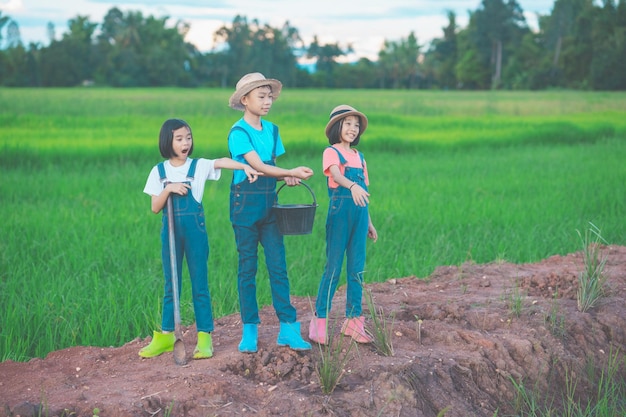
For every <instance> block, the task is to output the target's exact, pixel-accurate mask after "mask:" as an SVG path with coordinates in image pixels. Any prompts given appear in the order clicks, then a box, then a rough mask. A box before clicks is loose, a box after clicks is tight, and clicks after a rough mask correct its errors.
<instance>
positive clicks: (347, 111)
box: [326, 104, 367, 139]
mask: <svg viewBox="0 0 626 417" xmlns="http://www.w3.org/2000/svg"><path fill="white" fill-rule="evenodd" d="M346 116H359V117H360V118H361V128H360V132H359V134H361V135H362V134H363V132H365V129H367V117H365V115H364V114H363V113H361V112H360V111H358V110H356V109H355V108H354V107H350V106H348V105H347V104H342V105H340V106H337V107H335V108H334V109H333V111H331V112H330V120H329V121H328V124H327V125H326V137H327V138H328V139H330V136H328V135H329V133H330V128H331V127H332V126H333V125H334V124H335V123H336V122H338V121H339V120H340V119H343V118H344V117H346Z"/></svg>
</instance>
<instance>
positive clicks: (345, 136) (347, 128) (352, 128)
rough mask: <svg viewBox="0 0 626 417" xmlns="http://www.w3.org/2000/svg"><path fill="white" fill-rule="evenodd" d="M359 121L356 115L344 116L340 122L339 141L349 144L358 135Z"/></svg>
mask: <svg viewBox="0 0 626 417" xmlns="http://www.w3.org/2000/svg"><path fill="white" fill-rule="evenodd" d="M360 130H361V121H360V119H359V117H358V116H346V117H345V118H344V119H343V120H342V123H341V141H342V142H344V143H348V144H351V143H352V142H354V141H355V140H356V138H357V137H358V136H359V132H360Z"/></svg>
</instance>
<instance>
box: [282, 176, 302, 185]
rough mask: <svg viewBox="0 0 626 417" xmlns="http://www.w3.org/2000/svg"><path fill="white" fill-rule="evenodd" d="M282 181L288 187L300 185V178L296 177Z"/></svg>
mask: <svg viewBox="0 0 626 417" xmlns="http://www.w3.org/2000/svg"><path fill="white" fill-rule="evenodd" d="M283 180H285V184H287V185H288V186H290V187H293V186H294V185H298V184H300V178H296V177H285V178H283Z"/></svg>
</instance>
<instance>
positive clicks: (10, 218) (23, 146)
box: [0, 88, 626, 361]
mask: <svg viewBox="0 0 626 417" xmlns="http://www.w3.org/2000/svg"><path fill="white" fill-rule="evenodd" d="M230 94H231V90H230V89H117V90H116V89H82V88H78V89H0V126H1V129H0V147H1V152H0V164H1V166H2V168H3V170H2V171H3V181H1V182H0V217H1V218H2V222H1V223H0V231H1V236H2V239H0V306H1V307H0V361H4V360H7V359H11V360H16V361H26V360H29V359H31V358H34V357H44V356H45V355H46V354H47V353H48V352H50V351H53V350H57V349H61V348H64V347H68V346H75V345H93V346H119V345H122V344H124V343H126V342H128V341H130V340H132V339H134V338H136V337H142V338H143V337H146V336H148V335H150V334H151V332H152V330H154V329H158V327H159V325H160V314H161V297H162V291H163V277H162V270H161V260H160V240H159V230H160V225H161V218H160V214H159V215H154V214H153V213H152V212H151V211H150V197H149V196H147V195H145V194H144V193H143V192H142V190H143V186H144V184H145V181H146V178H147V176H148V173H149V171H150V169H151V168H152V167H153V166H154V165H155V164H156V163H158V162H159V161H160V160H161V157H160V154H159V150H158V133H159V129H160V127H161V124H162V123H163V121H164V120H165V119H167V118H171V117H177V118H183V119H185V120H186V121H188V122H189V123H190V125H191V127H192V129H193V134H194V148H195V150H194V155H193V156H195V157H205V158H219V157H224V156H228V151H227V146H226V137H227V133H228V130H229V128H230V126H231V125H232V124H233V123H234V122H235V121H236V120H237V119H238V118H239V117H241V113H240V112H237V111H234V110H231V109H229V108H228V106H227V103H228V98H229V96H230ZM344 103H345V104H350V105H352V106H354V107H356V108H357V109H359V110H361V111H363V112H364V113H365V114H366V115H367V116H368V118H369V127H368V130H367V132H366V133H365V135H364V136H363V137H362V139H361V143H360V145H359V149H360V150H361V151H362V152H363V153H364V155H365V158H366V160H367V163H368V167H369V172H370V180H371V185H370V192H371V198H370V202H371V206H370V213H371V216H372V220H373V222H374V225H375V226H376V228H377V229H378V234H379V240H378V242H376V243H371V242H370V243H368V253H367V266H366V272H365V280H366V282H379V281H385V280H387V279H390V278H400V277H406V276H416V277H419V278H426V277H428V275H429V274H430V273H432V272H433V270H434V269H435V268H436V267H438V266H442V265H460V264H462V263H464V262H466V261H472V262H477V263H488V262H495V261H502V260H505V261H509V262H515V263H528V262H536V261H539V260H541V259H544V258H546V257H549V256H551V255H555V254H567V253H571V252H575V251H579V250H580V249H581V248H580V239H579V236H578V234H577V231H583V230H585V229H587V228H588V227H589V223H590V222H591V223H593V224H594V225H596V226H597V227H598V228H599V229H600V230H601V233H602V236H603V238H604V239H605V240H606V242H607V243H610V244H617V245H624V244H626V223H625V221H624V219H625V218H626V163H625V162H624V161H626V94H625V93H602V92H570V91H551V92H441V91H437V92H435V91H433V92H429V91H378V90H376V91H367V90H328V91H325V90H289V89H284V90H283V92H282V94H281V96H280V98H279V99H278V100H277V101H276V102H275V104H274V107H273V108H272V111H271V112H270V114H269V115H268V117H267V119H268V120H270V121H273V122H275V123H276V124H278V125H279V127H280V132H281V136H282V138H283V141H284V143H285V147H286V148H287V154H286V155H284V156H282V157H281V158H279V160H278V164H279V165H280V166H282V167H286V168H290V167H293V166H297V165H307V166H310V167H311V168H313V169H314V170H315V172H316V173H315V175H314V176H313V178H311V179H310V180H309V181H308V184H309V185H310V186H311V188H312V189H313V191H314V193H315V197H316V200H317V203H318V204H319V207H318V208H317V211H316V218H315V223H314V228H313V232H312V233H311V234H310V235H300V236H287V237H285V243H286V247H287V262H288V267H289V274H290V280H291V285H292V294H294V295H297V296H311V297H314V296H315V295H316V291H317V286H318V284H319V279H320V277H321V273H322V269H323V266H324V250H325V241H324V223H325V217H326V210H327V208H328V198H327V193H326V182H325V181H326V180H325V177H324V175H323V174H322V172H321V155H322V151H323V150H324V147H325V146H327V145H328V142H327V140H326V138H325V136H324V127H325V125H326V122H327V120H328V114H329V112H330V110H331V109H332V108H333V107H334V106H336V105H338V104H344ZM230 179H231V172H229V171H227V170H224V171H223V172H222V178H221V180H219V181H216V182H213V181H211V182H209V183H208V184H207V187H206V191H205V195H204V199H203V204H204V207H205V212H206V214H207V230H208V233H209V244H210V247H211V254H210V259H209V286H210V289H211V294H212V298H213V310H214V315H215V316H216V317H220V316H223V315H227V314H232V313H236V312H237V311H238V299H237V290H236V277H237V253H236V248H235V242H234V237H233V232H232V228H231V226H230V222H229V217H228V193H229V183H230ZM280 197H281V202H283V203H285V202H299V203H308V202H310V201H311V200H312V197H311V195H310V194H309V193H308V192H307V191H306V189H305V188H304V187H300V188H289V189H284V190H283V191H281V193H280ZM344 281H345V278H344ZM189 287H190V286H189V281H188V278H187V276H186V275H184V276H183V288H182V301H181V308H182V312H181V314H182V318H183V324H185V325H188V324H191V323H193V322H194V317H193V308H192V304H191V296H190V288H189ZM258 290H259V300H260V302H261V304H264V305H265V304H269V303H270V293H269V285H268V280H267V274H266V271H265V269H264V267H263V265H262V264H261V265H260V268H259V275H258Z"/></svg>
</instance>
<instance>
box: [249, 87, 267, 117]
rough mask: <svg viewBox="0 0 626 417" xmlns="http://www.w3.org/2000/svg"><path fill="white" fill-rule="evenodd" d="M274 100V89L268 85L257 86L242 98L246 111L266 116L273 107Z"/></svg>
mask: <svg viewBox="0 0 626 417" xmlns="http://www.w3.org/2000/svg"><path fill="white" fill-rule="evenodd" d="M273 102H274V95H273V94H272V89H271V88H270V87H269V86H267V85H264V86H261V87H257V88H255V89H254V90H252V91H250V92H249V93H248V94H246V95H245V96H243V97H242V98H241V103H242V104H243V105H244V107H245V109H246V112H250V113H252V114H254V115H257V116H265V115H266V114H267V113H268V112H269V111H270V108H272V103H273Z"/></svg>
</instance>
